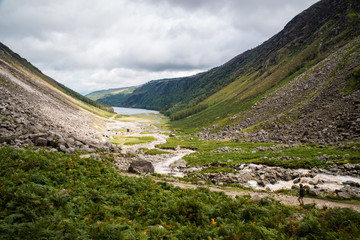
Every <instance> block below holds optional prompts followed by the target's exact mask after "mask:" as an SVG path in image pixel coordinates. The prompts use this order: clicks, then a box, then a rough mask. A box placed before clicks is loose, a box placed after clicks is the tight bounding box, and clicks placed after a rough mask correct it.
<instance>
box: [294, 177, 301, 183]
mask: <svg viewBox="0 0 360 240" xmlns="http://www.w3.org/2000/svg"><path fill="white" fill-rule="evenodd" d="M300 180H301V179H300V178H296V179H295V180H294V181H293V183H295V184H296V183H299V182H300Z"/></svg>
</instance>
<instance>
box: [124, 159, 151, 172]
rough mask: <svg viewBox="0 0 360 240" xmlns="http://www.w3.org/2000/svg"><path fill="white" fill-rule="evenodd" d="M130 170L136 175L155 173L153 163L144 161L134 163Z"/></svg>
mask: <svg viewBox="0 0 360 240" xmlns="http://www.w3.org/2000/svg"><path fill="white" fill-rule="evenodd" d="M128 170H129V172H135V173H153V172H154V171H155V169H154V166H153V165H152V163H151V162H149V161H146V160H142V159H139V160H135V161H134V162H132V163H131V164H130V166H129V169H128Z"/></svg>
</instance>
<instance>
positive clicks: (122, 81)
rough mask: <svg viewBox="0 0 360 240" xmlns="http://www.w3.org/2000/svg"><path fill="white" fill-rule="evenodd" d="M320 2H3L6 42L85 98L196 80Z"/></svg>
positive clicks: (1, 36)
mask: <svg viewBox="0 0 360 240" xmlns="http://www.w3.org/2000/svg"><path fill="white" fill-rule="evenodd" d="M315 2H317V0H301V1H300V0H271V1H269V0H222V1H220V0H102V1H98V0H51V1H49V0H0V16H1V21H0V42H2V43H4V44H5V45H7V46H8V47H10V48H11V49H12V50H13V51H15V52H17V53H18V54H20V55H21V56H22V57H24V58H26V59H27V60H29V61H30V62H31V63H32V64H34V65H35V66H37V67H38V68H40V69H41V70H42V71H43V72H44V73H45V74H47V75H49V76H50V77H52V78H54V79H55V80H57V81H59V82H61V83H63V84H65V85H66V86H68V87H70V88H72V89H74V90H75V91H78V92H80V93H82V94H86V93H89V92H92V91H94V90H100V89H109V88H117V87H126V86H134V85H139V84H142V83H145V82H147V81H149V80H154V79H160V78H169V77H180V76H188V75H192V74H195V73H198V72H201V71H204V70H208V69H210V68H213V67H215V66H218V65H221V64H223V63H225V62H226V61H228V60H230V59H231V58H233V57H234V56H236V55H238V54H240V53H242V52H243V51H245V50H248V49H250V48H254V47H256V46H257V45H259V44H261V43H262V42H264V41H265V40H267V39H268V38H270V37H271V36H273V35H274V34H276V33H277V32H279V31H281V30H282V29H283V27H284V26H285V25H286V23H287V22H288V21H290V20H291V19H292V18H293V17H294V16H295V15H297V14H298V13H300V12H301V11H303V10H305V9H306V8H308V7H309V6H311V5H312V4H314V3H315Z"/></svg>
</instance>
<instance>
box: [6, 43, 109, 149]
mask: <svg viewBox="0 0 360 240" xmlns="http://www.w3.org/2000/svg"><path fill="white" fill-rule="evenodd" d="M0 90H1V95H0V114H1V115H0V116H1V119H0V120H1V121H0V143H4V144H11V145H18V146H23V145H37V146H49V147H52V148H55V149H57V150H60V151H63V152H74V150H75V149H83V150H85V151H93V150H94V148H102V147H104V146H110V145H108V143H106V141H104V140H103V136H102V133H101V131H99V129H101V126H100V124H101V123H100V122H99V120H98V119H99V118H100V117H101V116H111V115H113V114H112V113H109V112H105V111H103V110H101V109H99V108H96V107H95V106H98V105H99V106H100V104H99V103H96V102H93V101H92V100H90V99H88V98H86V97H83V96H81V95H80V94H78V93H76V92H74V91H72V90H71V89H68V88H66V87H65V86H63V85H61V84H59V83H58V82H56V81H54V80H53V79H51V78H49V77H47V76H45V75H44V74H42V73H41V72H40V70H38V69H37V68H35V67H34V66H32V65H31V64H30V63H29V62H27V61H26V60H25V59H23V58H21V57H20V56H19V55H17V54H16V53H14V52H12V51H11V50H10V49H9V48H8V47H6V46H5V45H3V44H1V43H0ZM89 103H90V104H91V103H93V104H94V105H95V106H92V105H90V104H89ZM101 106H103V105H101ZM104 107H105V109H108V110H110V108H109V107H106V106H104ZM106 144H107V145H106ZM90 148H92V150H91V149H90Z"/></svg>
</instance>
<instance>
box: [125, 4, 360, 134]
mask: <svg viewBox="0 0 360 240" xmlns="http://www.w3.org/2000/svg"><path fill="white" fill-rule="evenodd" d="M359 16H360V2H359V1H355V0H338V1H334V0H325V1H320V2H318V3H316V4H314V5H313V6H312V7H310V8H309V9H307V10H305V11H304V12H302V13H301V14H299V15H298V16H296V17H295V18H294V19H292V20H291V21H290V22H289V23H288V24H287V25H286V26H285V28H284V29H283V30H282V31H281V32H279V33H278V34H276V35H275V36H273V37H272V38H270V39H269V40H268V41H266V42H264V43H263V44H261V45H260V46H258V47H256V48H254V49H251V50H248V51H246V52H244V53H242V54H240V55H238V56H237V57H235V58H233V59H232V60H230V61H229V62H227V63H225V64H224V65H222V66H219V67H216V68H214V69H211V70H209V71H207V72H204V73H200V74H197V75H195V76H190V77H185V78H177V79H163V80H157V81H151V82H149V83H147V84H145V85H143V86H142V87H140V88H138V89H136V90H135V91H134V93H133V94H132V95H131V96H130V97H129V98H128V100H127V101H126V102H125V103H124V105H125V106H128V107H142V108H149V109H157V110H160V111H161V112H163V113H165V114H166V115H169V116H170V117H171V118H172V119H173V120H178V121H175V122H173V126H174V127H180V128H183V129H189V128H190V129H194V127H196V129H197V130H198V129H201V128H203V127H206V126H209V125H211V124H215V123H216V124H222V123H223V122H224V121H227V119H228V118H229V117H230V116H232V115H234V114H236V113H239V112H242V111H244V110H247V109H250V107H251V106H253V104H254V103H256V102H257V101H259V100H260V99H261V98H262V97H263V96H265V95H266V94H268V93H270V92H272V91H274V90H275V89H277V88H279V87H280V86H283V85H284V84H286V83H288V82H290V81H292V80H293V79H294V78H295V77H296V76H298V75H299V74H301V73H304V72H306V71H308V70H309V69H310V68H311V67H312V66H315V65H316V64H318V63H319V62H321V61H322V60H323V59H325V58H326V57H328V56H329V55H330V54H332V53H333V52H334V51H335V50H337V49H339V48H341V47H343V46H344V45H345V44H347V43H349V42H350V41H352V40H353V39H355V38H356V37H358V36H359V33H360V28H359V27H358V26H359V25H360V17H359ZM194 114H195V115H194ZM189 116H191V117H189ZM179 119H181V120H179Z"/></svg>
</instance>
